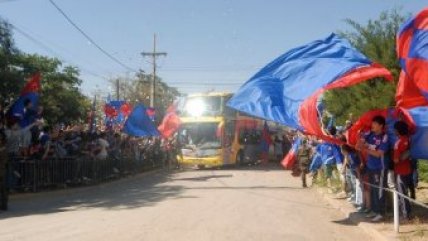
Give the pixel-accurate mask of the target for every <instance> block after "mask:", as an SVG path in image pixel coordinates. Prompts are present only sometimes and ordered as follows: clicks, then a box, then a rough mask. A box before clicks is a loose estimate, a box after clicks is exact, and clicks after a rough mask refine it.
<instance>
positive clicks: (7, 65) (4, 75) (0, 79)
mask: <svg viewBox="0 0 428 241" xmlns="http://www.w3.org/2000/svg"><path fill="white" fill-rule="evenodd" d="M18 55H19V50H18V49H17V48H16V47H15V44H14V41H13V38H12V27H11V25H10V24H8V23H7V22H6V21H4V20H2V19H1V18H0V102H4V101H9V100H10V99H11V98H13V97H14V95H15V94H16V93H18V92H19V91H20V89H19V88H20V86H22V85H23V84H24V79H23V76H22V72H21V70H20V69H19V66H17V63H16V56H18Z"/></svg>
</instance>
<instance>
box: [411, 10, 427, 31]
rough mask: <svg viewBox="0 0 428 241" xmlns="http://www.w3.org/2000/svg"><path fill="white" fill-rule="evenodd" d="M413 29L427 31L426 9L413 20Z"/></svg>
mask: <svg viewBox="0 0 428 241" xmlns="http://www.w3.org/2000/svg"><path fill="white" fill-rule="evenodd" d="M414 21H415V27H416V28H417V29H425V30H428V8H425V9H424V10H422V11H421V12H420V13H419V14H418V16H416V18H415V20H414Z"/></svg>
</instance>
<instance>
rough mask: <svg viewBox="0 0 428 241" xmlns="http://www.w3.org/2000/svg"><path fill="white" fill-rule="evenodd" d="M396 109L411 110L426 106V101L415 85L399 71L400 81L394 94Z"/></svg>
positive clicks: (427, 102)
mask: <svg viewBox="0 0 428 241" xmlns="http://www.w3.org/2000/svg"><path fill="white" fill-rule="evenodd" d="M395 101H396V103H397V107H403V108H413V107H416V106H427V105H428V101H427V100H426V99H425V97H424V96H423V95H422V94H421V92H420V91H419V89H418V87H417V86H416V84H415V83H414V82H413V81H412V80H410V79H409V77H408V75H407V74H406V73H405V72H404V71H401V73H400V80H399V81H398V85H397V92H396V94H395Z"/></svg>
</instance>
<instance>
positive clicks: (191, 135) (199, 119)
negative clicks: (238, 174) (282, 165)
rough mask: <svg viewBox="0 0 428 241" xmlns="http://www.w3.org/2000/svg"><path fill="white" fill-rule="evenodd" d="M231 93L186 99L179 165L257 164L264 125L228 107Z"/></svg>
mask: <svg viewBox="0 0 428 241" xmlns="http://www.w3.org/2000/svg"><path fill="white" fill-rule="evenodd" d="M231 97H232V94H231V93H201V94H193V95H189V96H188V97H186V98H185V101H184V105H183V108H181V109H180V114H179V116H180V120H181V126H180V129H179V131H178V142H179V148H180V149H181V152H180V155H179V156H178V162H179V164H180V165H182V166H192V167H199V168H202V167H206V168H210V167H219V166H224V165H239V164H243V163H246V162H248V163H250V162H257V161H258V160H259V156H260V155H259V152H258V149H259V148H258V147H259V141H260V134H261V130H262V128H263V125H262V122H261V121H260V120H257V119H255V118H252V117H250V116H245V115H242V114H239V113H238V112H236V111H235V110H232V109H230V108H228V107H227V106H226V102H227V101H228V100H229V99H230V98H231Z"/></svg>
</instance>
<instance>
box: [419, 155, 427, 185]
mask: <svg viewBox="0 0 428 241" xmlns="http://www.w3.org/2000/svg"><path fill="white" fill-rule="evenodd" d="M418 168H419V180H420V181H422V182H428V160H420V161H419V166H418Z"/></svg>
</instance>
